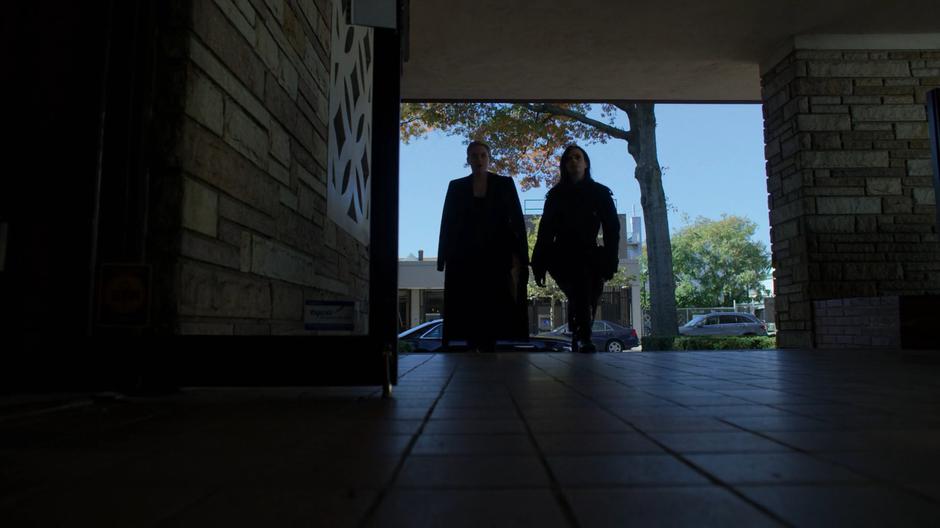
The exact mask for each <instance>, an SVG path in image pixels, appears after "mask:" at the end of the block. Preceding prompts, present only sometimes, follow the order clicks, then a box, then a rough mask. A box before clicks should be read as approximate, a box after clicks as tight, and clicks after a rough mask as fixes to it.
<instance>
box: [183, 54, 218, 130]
mask: <svg viewBox="0 0 940 528" xmlns="http://www.w3.org/2000/svg"><path fill="white" fill-rule="evenodd" d="M224 99H225V97H224V96H223V95H222V91H221V90H220V89H219V88H218V87H217V86H216V85H215V83H213V82H212V81H211V80H209V79H208V78H207V77H206V76H205V75H203V74H202V73H201V72H199V71H198V70H196V69H195V68H193V69H191V72H190V76H189V79H188V85H187V86H186V103H185V110H186V115H188V116H190V117H192V118H193V119H195V120H196V122H197V123H199V124H201V125H203V126H204V127H206V128H208V129H209V130H211V131H213V132H215V133H216V134H217V135H220V136H221V135H222V125H223V108H224V103H223V101H224Z"/></svg>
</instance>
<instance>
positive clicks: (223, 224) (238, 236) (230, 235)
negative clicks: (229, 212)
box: [219, 218, 245, 247]
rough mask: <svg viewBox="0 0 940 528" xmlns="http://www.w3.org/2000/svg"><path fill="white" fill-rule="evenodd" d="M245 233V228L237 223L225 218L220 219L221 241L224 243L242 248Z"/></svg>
mask: <svg viewBox="0 0 940 528" xmlns="http://www.w3.org/2000/svg"><path fill="white" fill-rule="evenodd" d="M244 232H245V230H244V228H243V227H242V226H240V225H238V224H236V223H235V222H231V221H229V220H226V219H225V218H220V219H219V240H221V241H222V242H225V243H226V244H230V245H232V246H235V247H240V246H241V240H242V233H244Z"/></svg>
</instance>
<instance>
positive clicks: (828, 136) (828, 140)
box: [801, 116, 842, 150]
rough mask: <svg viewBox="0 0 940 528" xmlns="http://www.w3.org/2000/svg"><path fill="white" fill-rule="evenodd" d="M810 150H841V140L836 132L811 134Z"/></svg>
mask: <svg viewBox="0 0 940 528" xmlns="http://www.w3.org/2000/svg"><path fill="white" fill-rule="evenodd" d="M801 117H802V116H801ZM811 148H812V149H813V150H841V149H842V138H841V137H840V136H839V133H838V132H827V133H816V134H813V143H812V147H811Z"/></svg>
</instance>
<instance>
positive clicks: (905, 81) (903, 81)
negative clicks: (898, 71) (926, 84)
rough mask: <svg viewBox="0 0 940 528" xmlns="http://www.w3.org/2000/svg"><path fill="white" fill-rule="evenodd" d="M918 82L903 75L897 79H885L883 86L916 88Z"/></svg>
mask: <svg viewBox="0 0 940 528" xmlns="http://www.w3.org/2000/svg"><path fill="white" fill-rule="evenodd" d="M918 84H920V82H919V81H918V80H917V79H915V78H913V77H910V76H907V75H904V76H902V77H901V78H898V79H885V86H917V85H918Z"/></svg>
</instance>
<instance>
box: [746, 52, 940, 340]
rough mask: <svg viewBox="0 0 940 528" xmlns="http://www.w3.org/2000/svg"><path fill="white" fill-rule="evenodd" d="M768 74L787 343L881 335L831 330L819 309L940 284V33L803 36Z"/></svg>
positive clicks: (934, 289)
mask: <svg viewBox="0 0 940 528" xmlns="http://www.w3.org/2000/svg"><path fill="white" fill-rule="evenodd" d="M761 81H762V98H763V105H764V137H765V144H766V159H767V189H768V193H769V195H770V196H769V207H770V225H771V248H772V253H773V264H774V268H775V270H776V271H775V276H774V281H775V291H776V295H777V297H776V303H777V305H776V310H777V315H776V324H777V328H778V331H779V333H778V344H779V345H780V346H781V347H819V346H826V345H829V344H834V343H836V342H841V343H843V344H855V345H858V346H865V345H866V344H871V336H865V335H861V334H864V333H866V330H865V329H860V330H859V331H858V334H857V335H854V336H845V335H843V336H839V337H836V336H833V335H823V334H824V333H821V332H820V328H819V327H820V323H819V321H817V315H818V314H815V313H814V310H815V307H816V306H817V305H819V306H825V305H826V304H825V303H823V304H818V303H820V302H821V301H828V300H839V299H842V300H844V299H855V298H880V297H887V296H897V295H924V294H936V293H940V244H938V238H937V224H936V216H935V212H936V205H935V192H934V188H933V182H932V169H931V165H930V163H931V161H930V144H929V141H928V132H927V130H928V129H927V115H926V110H925V94H926V92H927V91H928V90H930V89H933V88H936V87H938V86H940V34H938V35H908V36H905V35H897V36H890V35H878V36H867V37H862V36H858V37H854V36H812V37H798V38H796V39H794V40H793V42H792V43H791V44H790V46H789V47H788V49H785V50H782V51H781V52H780V53H778V54H776V55H775V57H774V58H773V59H770V60H769V61H767V62H766V63H765V64H763V65H762V79H761ZM823 323H825V321H823ZM868 331H871V332H874V330H871V329H868Z"/></svg>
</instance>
